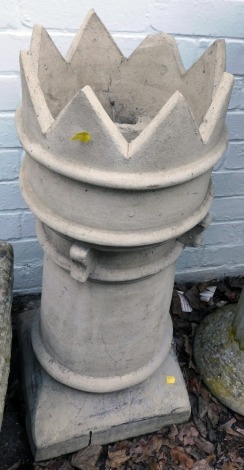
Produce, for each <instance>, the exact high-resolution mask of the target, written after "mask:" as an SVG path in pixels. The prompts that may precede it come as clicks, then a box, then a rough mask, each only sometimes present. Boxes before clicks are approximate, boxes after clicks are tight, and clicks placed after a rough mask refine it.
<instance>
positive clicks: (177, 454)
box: [170, 447, 194, 469]
mask: <svg viewBox="0 0 244 470" xmlns="http://www.w3.org/2000/svg"><path fill="white" fill-rule="evenodd" d="M170 455H171V457H172V459H173V460H174V462H175V463H176V464H179V465H183V466H184V467H185V468H189V469H190V468H192V467H193V465H194V460H193V459H192V458H191V457H189V455H187V454H185V452H183V451H182V450H181V449H180V448H179V447H175V448H174V449H171V450H170Z"/></svg>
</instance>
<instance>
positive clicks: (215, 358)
mask: <svg viewBox="0 0 244 470" xmlns="http://www.w3.org/2000/svg"><path fill="white" fill-rule="evenodd" d="M213 332H214V334H213ZM194 357H195V361H196V363H197V366H198V368H199V371H200V373H201V375H202V378H203V380H204V382H205V384H206V385H207V387H208V388H209V389H210V391H211V392H212V393H213V394H214V395H215V396H216V397H217V398H218V399H219V400H220V401H221V402H223V403H224V404H225V405H226V406H228V407H229V408H231V409H232V410H233V411H236V412H237V413H239V414H241V415H242V416H244V289H242V293H241V296H240V300H239V303H238V305H236V304H234V305H226V306H225V307H224V308H221V309H219V310H217V312H214V313H212V314H211V315H208V316H207V317H206V319H204V321H203V322H202V323H201V325H200V327H199V328H198V330H197V334H196V337H195V341H194Z"/></svg>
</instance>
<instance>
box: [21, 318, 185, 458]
mask: <svg viewBox="0 0 244 470" xmlns="http://www.w3.org/2000/svg"><path fill="white" fill-rule="evenodd" d="M37 314H38V313H37V312H36V311H31V312H25V313H23V314H22V315H20V323H19V334H20V343H21V352H22V359H23V382H24V392H25V399H26V406H27V418H26V421H27V431H28V435H29V440H30V444H31V448H32V452H33V455H34V458H35V459H36V460H39V461H40V460H46V459H50V458H52V457H57V456H59V455H62V454H66V453H70V452H74V451H77V450H79V449H81V448H83V447H86V446H88V445H89V444H106V443H109V442H115V441H118V440H121V439H125V438H129V437H133V436H139V435H142V434H146V433H150V432H154V431H157V430H159V429H160V428H162V427H163V426H167V425H169V424H172V423H180V422H184V421H186V420H187V419H188V418H189V416H190V404H189V399H188V394H187V391H186V387H185V383H184V380H183V377H182V374H181V371H180V368H179V365H178V363H177V361H176V359H175V356H174V353H173V351H170V352H169V354H168V356H167V358H166V360H165V362H164V364H163V365H162V367H160V368H159V369H158V370H157V371H156V372H155V373H154V374H153V375H152V376H151V377H150V378H149V379H147V380H146V381H145V382H143V383H141V384H139V385H136V386H134V387H131V388H128V389H126V390H122V391H120V392H113V393H104V394H102V393H88V392H82V391H79V390H74V389H72V388H70V387H67V386H65V385H63V384H60V383H58V382H56V380H54V379H53V378H52V377H50V376H49V375H48V374H47V373H46V372H45V371H44V370H43V369H42V368H41V366H40V365H39V363H38V361H37V359H36V358H35V356H34V354H33V350H32V345H31V338H30V330H31V324H32V321H33V318H34V315H37ZM166 376H174V377H175V379H176V380H175V383H174V384H167V383H166Z"/></svg>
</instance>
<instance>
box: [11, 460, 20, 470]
mask: <svg viewBox="0 0 244 470" xmlns="http://www.w3.org/2000/svg"><path fill="white" fill-rule="evenodd" d="M20 465H21V460H19V461H18V462H16V463H15V464H14V465H12V466H11V467H9V468H8V470H17V469H18V468H20Z"/></svg>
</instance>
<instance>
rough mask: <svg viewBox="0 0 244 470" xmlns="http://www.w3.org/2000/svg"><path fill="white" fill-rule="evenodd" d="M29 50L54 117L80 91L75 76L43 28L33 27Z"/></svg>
mask: <svg viewBox="0 0 244 470" xmlns="http://www.w3.org/2000/svg"><path fill="white" fill-rule="evenodd" d="M30 50H31V54H32V56H33V63H34V66H35V68H36V72H37V74H38V78H39V81H40V84H41V87H42V90H43V92H44V94H45V97H46V100H47V103H48V106H49V108H50V111H51V113H52V115H53V116H54V117H56V116H57V115H58V114H59V113H60V111H61V110H62V109H63V108H64V107H65V105H66V104H67V103H68V102H69V100H70V99H71V98H72V96H74V95H75V94H76V93H77V91H78V90H79V89H80V87H79V85H78V83H77V78H76V75H75V74H74V73H73V71H72V69H71V67H70V65H69V64H67V63H66V61H65V59H64V58H63V56H62V55H61V53H60V52H59V50H58V49H57V47H56V46H55V44H54V43H53V41H52V39H51V38H50V36H49V34H48V33H47V31H46V30H45V28H43V26H39V25H35V27H34V29H33V34H32V40H31V49H30Z"/></svg>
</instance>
